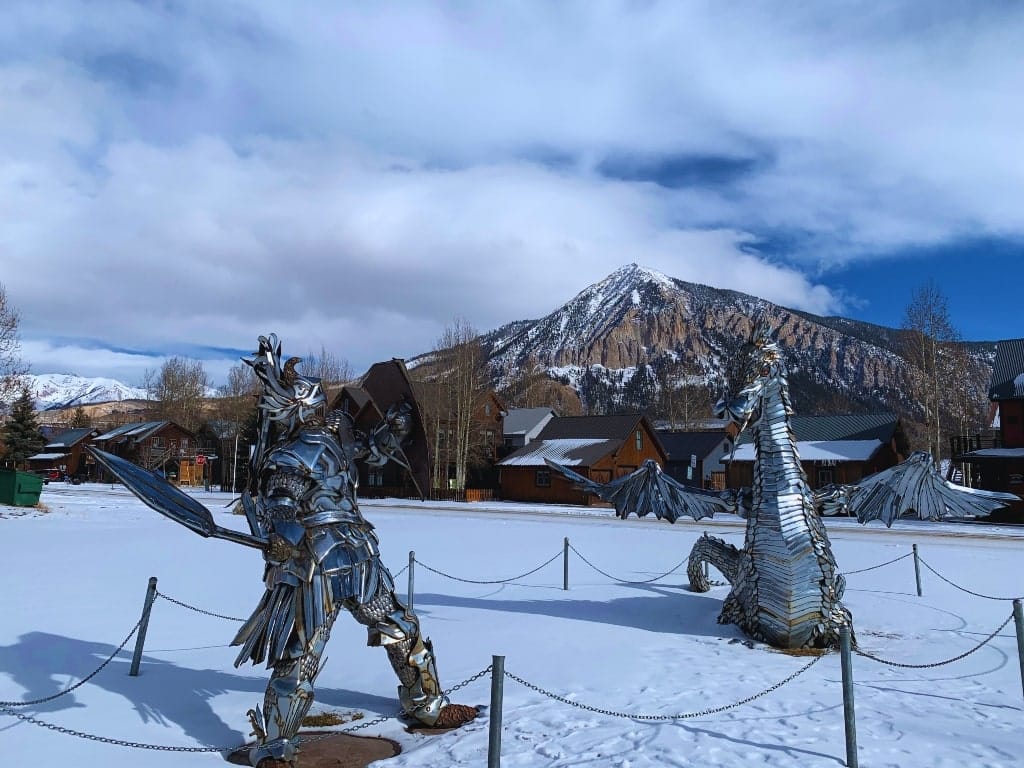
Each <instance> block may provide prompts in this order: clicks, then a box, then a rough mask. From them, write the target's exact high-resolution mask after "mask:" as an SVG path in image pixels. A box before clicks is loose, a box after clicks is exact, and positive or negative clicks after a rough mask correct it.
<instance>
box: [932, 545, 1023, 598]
mask: <svg viewBox="0 0 1024 768" xmlns="http://www.w3.org/2000/svg"><path fill="white" fill-rule="evenodd" d="M917 559H918V561H920V563H921V565H923V566H924V567H925V568H927V569H928V570H929V571H931V572H932V573H934V574H935V575H936V576H938V577H939V578H940V579H942V580H943V581H944V582H946V583H947V584H949V586H951V587H955V588H956V589H959V590H960V591H961V592H966V593H967V594H968V595H974V596H975V597H981V598H984V599H985V600H1005V601H1007V602H1011V601H1013V600H1024V595H1021V596H1018V597H996V596H994V595H983V594H982V593H981V592H974V591H973V590H970V589H967V587H961V586H960V585H959V584H957V583H955V582H953V581H950V580H949V579H947V578H946V577H945V576H943V575H942V574H941V573H939V572H938V571H936V570H935V569H934V568H932V567H931V566H930V565H928V563H926V562H925V561H924V558H923V557H921V556H920V555H918V556H917Z"/></svg>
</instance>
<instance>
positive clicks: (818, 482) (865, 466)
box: [726, 413, 910, 489]
mask: <svg viewBox="0 0 1024 768" xmlns="http://www.w3.org/2000/svg"><path fill="white" fill-rule="evenodd" d="M790 424H791V427H792V429H793V436H794V437H795V438H796V446H797V452H798V453H799V454H800V462H801V464H802V465H803V469H804V474H805V475H806V476H807V483H808V485H810V487H811V488H812V489H818V488H820V487H822V486H824V485H828V484H829V483H839V484H849V483H855V482H857V481H858V480H860V479H861V478H863V477H867V476H868V475H873V474H874V473H875V472H881V471H882V470H883V469H888V468H889V467H893V466H895V465H896V464H899V463H900V462H901V461H903V460H904V459H906V458H907V456H909V455H910V447H909V444H908V442H907V436H906V433H905V432H904V430H903V425H902V423H901V422H900V420H899V419H898V418H897V417H896V416H895V415H893V414H891V413H875V414H863V413H851V414H836V415H832V416H793V417H792V418H791V421H790ZM750 441H751V436H750V434H749V433H744V434H743V435H741V436H740V438H739V440H738V442H737V445H736V452H735V454H734V455H732V456H731V457H727V459H728V461H727V464H728V469H727V471H726V482H727V485H728V487H729V488H743V487H748V486H750V485H752V484H753V481H754V446H753V444H752V443H751V442H750Z"/></svg>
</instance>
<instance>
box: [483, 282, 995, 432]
mask: <svg viewBox="0 0 1024 768" xmlns="http://www.w3.org/2000/svg"><path fill="white" fill-rule="evenodd" d="M756 313H763V314H764V315H765V317H766V318H767V319H768V321H769V322H770V323H771V325H772V327H773V328H777V331H776V335H777V338H778V340H779V343H780V346H781V347H782V348H783V351H784V354H785V355H786V358H787V365H788V368H789V371H790V382H791V384H792V385H793V386H792V392H793V396H794V401H795V405H796V407H797V410H798V411H799V412H804V413H812V412H816V410H817V409H818V407H819V405H820V402H821V401H822V400H826V399H834V398H835V397H837V396H838V397H841V398H842V400H843V401H845V403H846V405H847V407H854V408H856V409H860V410H880V409H885V410H898V411H906V410H913V408H914V407H915V406H914V403H913V402H912V400H911V398H910V397H909V394H908V393H909V391H910V373H911V372H910V366H909V365H908V363H907V361H906V360H905V359H904V358H903V356H902V355H901V354H900V332H899V331H897V330H896V329H892V328H885V327H882V326H877V325H872V324H870V323H863V322H859V321H856V320H849V319H846V318H841V317H819V316H817V315H812V314H810V313H806V312H799V311H796V310H791V309H786V308H785V307H780V306H778V305H776V304H773V303H771V302H769V301H766V300H764V299H759V298H757V297H754V296H750V295H747V294H743V293H739V292H737V291H729V290H722V289H717V288H711V287H709V286H706V285H698V284H695V283H687V282H685V281H683V280H678V279H676V278H673V277H669V276H667V275H664V274H662V273H660V272H657V271H655V270H652V269H647V268H645V267H641V266H638V265H636V264H629V265H626V266H624V267H621V268H620V269H617V270H616V271H615V272H613V273H612V274H611V275H609V276H608V277H606V278H605V279H604V280H601V281H600V282H598V283H595V284H594V285H592V286H590V287H589V288H586V289H585V290H583V291H581V292H580V293H579V294H578V295H576V296H575V297H574V298H572V299H571V300H570V301H568V302H567V303H566V304H564V305H563V306H562V307H560V308H558V309H556V310H555V311H554V312H552V313H551V314H549V315H547V316H546V317H543V318H541V319H539V320H522V321H517V322H513V323H509V324H508V325H505V326H503V327H501V328H498V329H496V330H494V331H491V332H490V333H487V334H485V335H484V336H483V339H482V341H483V344H484V348H485V350H486V353H487V357H488V363H489V366H490V369H491V373H492V376H493V381H494V384H495V386H496V387H498V388H499V389H500V388H502V387H503V385H505V384H507V383H508V382H509V381H511V380H512V379H514V378H515V377H516V376H517V375H519V372H520V371H522V370H523V369H524V367H534V366H540V368H542V369H543V370H545V371H546V372H547V375H548V376H549V377H551V378H554V379H557V380H559V381H561V382H563V383H565V384H568V385H569V386H571V387H572V388H573V389H574V390H575V391H576V392H577V394H578V395H579V397H580V399H581V401H582V402H583V403H584V406H585V407H586V408H588V409H589V410H590V411H591V412H602V411H607V410H614V409H616V408H623V407H626V408H646V407H647V406H648V405H649V404H650V399H651V397H652V395H653V393H655V392H656V391H657V389H658V386H659V384H658V380H659V379H658V375H659V371H661V370H662V369H664V368H665V367H666V366H669V365H676V366H678V365H679V364H680V363H682V364H683V370H685V371H686V374H687V376H688V377H689V379H690V381H691V383H697V382H699V381H703V382H704V383H706V384H708V385H709V386H710V387H711V388H712V389H716V388H720V387H721V385H722V381H723V375H724V370H725V367H726V366H727V365H728V363H729V361H730V360H731V359H732V358H733V357H734V356H735V353H736V351H737V350H738V349H739V347H740V346H741V345H742V343H743V342H744V341H745V340H746V339H747V338H748V337H749V327H750V326H749V323H750V318H751V317H752V316H753V315H755V314H756ZM965 347H966V348H967V350H968V352H969V354H970V357H969V359H970V365H969V367H970V369H971V370H970V381H971V384H970V387H971V388H972V389H973V390H974V394H975V395H976V397H977V398H978V399H980V400H982V401H983V400H984V399H985V394H984V392H985V388H986V387H987V384H988V378H989V376H990V373H991V364H992V359H993V357H994V348H995V345H994V344H991V343H984V342H979V343H971V344H967V345H965Z"/></svg>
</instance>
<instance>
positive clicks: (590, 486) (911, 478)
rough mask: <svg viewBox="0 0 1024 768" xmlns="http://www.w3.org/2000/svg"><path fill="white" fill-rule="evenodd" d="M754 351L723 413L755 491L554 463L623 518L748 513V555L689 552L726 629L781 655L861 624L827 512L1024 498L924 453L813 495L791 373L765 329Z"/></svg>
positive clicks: (867, 515)
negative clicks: (963, 479) (745, 451)
mask: <svg viewBox="0 0 1024 768" xmlns="http://www.w3.org/2000/svg"><path fill="white" fill-rule="evenodd" d="M745 351H746V352H747V355H748V357H747V365H746V375H745V380H746V385H745V386H744V387H743V388H742V390H741V391H740V392H739V393H738V394H737V395H736V396H735V397H729V396H726V397H724V398H722V399H721V400H720V401H719V402H718V404H717V405H716V407H715V411H716V415H717V416H719V417H726V418H728V419H729V420H730V421H731V422H733V423H735V424H736V425H737V426H738V427H739V433H742V432H743V431H744V430H749V431H750V433H751V436H752V438H753V444H754V451H755V459H754V478H753V486H752V487H750V488H743V489H740V490H738V491H735V490H729V491H725V492H722V493H714V492H710V491H702V490H700V489H694V488H690V487H688V486H684V485H681V484H680V483H677V482H676V481H675V480H673V479H672V478H670V477H669V476H668V475H666V474H664V473H663V472H662V470H661V468H660V467H659V466H658V465H657V463H656V462H654V461H651V460H648V461H647V462H645V463H644V465H643V466H641V467H640V468H639V469H637V470H636V471H635V472H633V473H632V474H630V475H627V476H625V477H622V478H619V479H617V480H614V481H612V482H610V483H597V482H595V481H593V480H590V479H589V478H586V477H583V476H582V475H580V474H577V473H576V472H573V471H572V470H571V469H569V468H567V467H564V466H561V465H559V464H555V463H554V462H551V461H549V462H548V463H549V464H550V465H551V466H552V467H553V468H554V469H557V470H558V471H559V472H561V473H562V474H563V475H565V476H566V477H567V478H568V479H569V480H571V481H572V482H573V483H575V484H576V485H577V486H578V487H579V488H580V489H581V490H584V491H587V492H589V493H593V494H596V495H597V496H599V497H600V498H602V499H604V500H606V501H610V502H612V503H613V504H614V506H615V510H616V514H617V515H618V516H619V517H622V518H625V517H627V516H628V515H629V514H630V513H635V514H636V515H638V516H640V517H643V516H645V515H647V514H650V513H653V514H654V515H655V516H656V517H658V518H659V519H665V520H668V521H669V522H673V523H674V522H675V521H676V520H677V519H678V518H679V517H681V516H682V515H683V514H687V515H690V516H691V517H693V518H694V519H695V520H700V519H701V518H702V517H707V516H711V515H713V514H714V513H715V512H716V511H727V512H733V513H735V514H738V515H739V516H740V517H743V518H745V519H746V521H747V525H746V536H745V540H744V544H743V547H742V548H737V547H735V546H733V545H732V544H729V543H728V542H726V541H724V540H723V539H720V538H717V537H712V536H707V535H705V536H703V537H701V538H700V539H698V540H697V542H696V543H695V544H694V546H693V550H692V551H691V552H690V558H689V562H688V567H687V575H688V576H689V578H690V586H691V589H693V590H695V591H697V592H705V591H707V590H708V589H709V588H710V583H709V581H708V579H707V577H706V576H705V575H704V567H703V566H704V563H709V564H710V565H713V566H714V567H715V568H716V569H718V570H719V571H720V572H721V573H722V574H723V575H724V576H725V578H726V579H727V580H728V582H729V584H730V585H731V587H732V589H731V590H730V592H729V594H728V596H727V597H726V599H725V603H724V605H723V607H722V611H721V614H720V615H719V617H718V621H719V622H720V623H723V624H726V623H731V624H736V625H738V626H739V627H740V629H742V630H743V631H744V632H745V633H746V634H747V635H749V636H750V637H752V638H754V639H755V640H760V641H763V642H766V643H768V644H770V645H773V646H776V647H779V648H822V647H829V646H834V645H836V644H838V638H839V629H840V627H842V626H844V625H849V626H852V617H851V615H850V612H849V611H848V610H847V609H846V607H845V606H844V605H843V603H842V597H843V590H844V588H845V579H844V578H843V575H842V574H841V573H840V572H839V570H838V568H837V566H836V561H835V557H834V556H833V554H832V547H831V545H830V543H829V539H828V534H827V533H826V532H825V527H824V525H823V524H822V521H821V518H820V516H819V513H820V512H824V513H825V514H835V513H838V512H843V511H845V512H853V513H856V515H857V519H858V520H859V521H860V522H861V523H865V522H867V521H869V520H875V519H878V520H882V521H883V522H884V523H885V524H886V525H887V526H891V525H892V522H893V520H895V519H896V518H898V517H900V516H901V515H902V514H904V513H906V512H907V511H909V510H914V511H916V512H917V514H918V515H919V516H920V517H921V518H932V519H938V518H942V517H946V516H950V517H962V516H966V515H969V514H975V515H986V514H989V513H991V512H992V511H994V510H995V509H998V508H999V507H1002V506H1005V505H1006V504H1007V503H1008V502H1011V501H1015V500H1017V497H1016V496H1014V495H1012V494H1005V493H996V492H990V491H977V490H972V489H967V488H963V487H961V486H956V485H954V484H952V483H949V482H947V481H945V480H943V479H942V477H941V476H940V475H939V473H938V472H937V470H936V468H935V466H934V464H933V462H932V459H931V456H929V455H928V454H926V453H920V452H918V453H915V454H913V455H912V456H911V457H910V458H909V459H907V461H905V462H903V463H902V464H899V465H897V466H895V467H892V468H890V469H888V470H885V471H883V472H879V473H878V474H876V475H872V476H871V477H869V478H865V479H864V480H863V481H861V482H860V483H858V484H857V485H850V486H833V487H830V488H828V489H826V490H825V491H824V492H823V493H822V494H820V495H819V496H817V497H816V496H815V494H814V493H813V492H812V490H811V488H810V486H809V485H808V483H807V478H806V476H805V474H804V471H803V468H802V466H801V464H800V456H799V454H798V452H797V445H796V439H795V438H794V436H793V430H792V428H791V426H790V416H792V414H793V408H792V405H791V403H790V398H789V384H788V382H787V377H786V368H785V365H784V363H783V360H782V357H781V355H780V352H779V348H778V345H777V344H776V343H775V341H774V340H773V338H772V336H771V334H770V332H769V330H768V327H767V325H766V324H763V323H759V324H757V325H756V326H755V328H754V330H753V332H752V336H751V340H750V342H749V344H747V345H746V349H745ZM739 433H737V436H738V434H739Z"/></svg>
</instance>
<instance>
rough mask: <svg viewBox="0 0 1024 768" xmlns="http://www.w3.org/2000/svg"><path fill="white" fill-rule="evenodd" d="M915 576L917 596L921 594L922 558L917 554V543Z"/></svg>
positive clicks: (915, 547)
mask: <svg viewBox="0 0 1024 768" xmlns="http://www.w3.org/2000/svg"><path fill="white" fill-rule="evenodd" d="M914 578H915V579H917V596H918V597H920V596H921V560H920V558H919V557H918V556H917V544H915V545H914Z"/></svg>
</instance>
